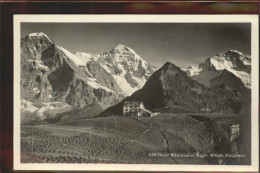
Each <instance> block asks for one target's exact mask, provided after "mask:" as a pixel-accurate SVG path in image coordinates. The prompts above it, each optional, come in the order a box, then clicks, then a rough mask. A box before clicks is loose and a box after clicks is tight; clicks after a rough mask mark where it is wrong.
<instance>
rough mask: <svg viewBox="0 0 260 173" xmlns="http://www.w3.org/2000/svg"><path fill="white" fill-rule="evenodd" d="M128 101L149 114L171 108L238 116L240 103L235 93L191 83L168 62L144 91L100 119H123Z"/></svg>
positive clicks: (128, 98)
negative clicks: (149, 112) (139, 105)
mask: <svg viewBox="0 0 260 173" xmlns="http://www.w3.org/2000/svg"><path fill="white" fill-rule="evenodd" d="M125 101H141V102H143V104H144V106H145V107H146V108H147V109H150V110H155V109H157V110H162V109H164V108H172V110H173V112H174V111H175V110H177V109H178V110H180V109H181V110H183V111H184V112H201V111H202V112H203V111H204V110H207V111H210V112H212V113H238V112H239V111H240V106H239V101H238V100H237V98H236V96H235V94H234V93H232V92H230V91H227V90H224V89H222V88H220V87H219V88H214V89H213V88H212V89H211V88H207V87H205V86H204V85H202V84H200V83H199V82H197V81H195V80H193V79H191V78H190V77H189V76H188V75H187V74H186V73H185V72H184V71H182V70H181V69H180V68H179V67H177V66H175V65H174V64H172V63H170V62H167V63H165V64H164V65H163V66H162V67H161V68H160V69H159V70H157V71H155V72H154V73H153V74H152V75H151V77H150V78H149V79H148V80H147V82H146V84H145V85H144V87H143V88H142V89H140V90H138V91H136V92H135V93H133V94H132V95H131V96H130V97H127V98H125V99H124V100H123V101H122V102H121V103H119V104H117V105H115V106H112V107H110V108H108V109H107V110H105V111H104V112H103V113H101V114H100V116H108V115H112V114H115V113H116V114H119V115H122V107H123V103H124V102H125Z"/></svg>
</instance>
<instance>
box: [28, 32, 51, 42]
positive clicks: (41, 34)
mask: <svg viewBox="0 0 260 173" xmlns="http://www.w3.org/2000/svg"><path fill="white" fill-rule="evenodd" d="M29 37H30V38H32V37H37V38H39V37H45V38H47V39H48V40H49V41H50V42H51V43H53V41H52V40H51V39H50V38H49V37H48V36H47V35H46V34H44V33H43V32H39V33H37V32H36V33H31V34H29Z"/></svg>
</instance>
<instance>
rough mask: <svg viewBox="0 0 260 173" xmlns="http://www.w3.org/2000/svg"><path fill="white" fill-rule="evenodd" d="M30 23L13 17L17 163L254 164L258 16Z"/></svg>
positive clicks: (42, 19) (43, 18)
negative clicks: (14, 21) (14, 23)
mask: <svg viewBox="0 0 260 173" xmlns="http://www.w3.org/2000/svg"><path fill="white" fill-rule="evenodd" d="M32 16H33V18H32V20H30V15H28V16H26V17H25V16H19V15H17V16H15V17H16V18H15V19H17V20H16V21H19V22H16V25H15V33H14V36H15V63H16V64H15V68H14V69H15V71H14V75H15V76H14V77H15V81H14V82H15V84H16V87H14V90H15V91H14V92H15V93H16V94H14V96H15V98H14V99H15V107H14V113H15V115H14V116H15V117H14V125H15V128H14V132H15V133H16V135H15V136H14V142H15V143H14V147H15V148H14V149H15V150H16V151H17V153H16V154H15V156H16V157H17V162H16V163H19V165H22V167H20V168H22V169H26V165H31V166H33V165H35V167H36V168H37V165H48V164H52V165H53V164H54V165H56V166H57V167H59V168H60V169H63V168H62V167H63V165H65V166H73V165H74V164H75V165H81V167H79V168H80V169H88V165H91V166H93V164H94V165H96V167H98V165H99V164H102V165H109V166H112V165H115V166H116V165H119V166H120V167H121V168H120V169H121V170H125V168H127V170H131V169H133V170H135V168H133V167H135V166H136V165H137V167H136V168H138V169H143V167H142V165H144V166H147V167H149V165H151V167H152V166H155V167H159V170H160V166H170V169H172V168H175V167H176V168H179V167H178V166H181V165H182V166H183V167H184V170H185V168H186V169H188V168H189V166H191V165H194V166H195V167H196V166H198V167H199V166H201V165H203V166H208V168H210V167H211V166H212V167H213V166H219V167H220V166H221V165H222V166H230V167H232V168H234V169H236V168H237V169H239V170H243V167H246V168H248V167H250V166H258V163H257V164H256V165H255V163H256V162H258V161H257V159H258V154H257V153H258V146H256V144H257V142H255V141H254V140H258V139H257V138H258V136H257V135H258V130H257V129H258V123H257V122H258V117H257V116H258V104H257V102H258V59H259V57H258V50H257V49H258V42H255V41H257V40H258V35H257V33H256V32H258V29H257V27H258V17H257V16H254V15H247V16H243V15H241V16H239V17H236V16H234V15H229V16H228V15H225V16H223V15H222V16H221V15H215V16H214V17H213V16H207V18H206V16H201V18H200V17H195V16H187V15H186V16H183V18H181V17H180V16H178V17H177V16H174V15H168V16H166V15H165V16H164V15H161V16H158V15H154V16H149V18H148V17H147V16H146V17H143V18H142V16H133V17H132V18H131V16H124V15H115V16H110V17H108V18H107V19H106V16H103V18H101V17H97V20H95V19H96V18H95V17H93V16H87V15H85V17H82V16H72V17H70V16H68V17H66V16H62V15H60V16H59V15H57V16H53V18H52V16H44V15H38V16H37V15H32ZM107 16H109V15H107ZM59 17H60V18H59ZM81 17H82V19H81ZM205 18H206V19H207V20H204V19H205ZM47 19H49V20H47ZM58 19H60V21H59V20H58ZM74 19H75V20H74ZM101 19H102V20H101ZM175 19H176V20H175ZM52 20H53V21H52ZM77 20H79V21H78V22H77ZM240 21H241V22H240ZM254 151H257V152H254ZM256 154H257V156H256ZM124 165H125V166H124ZM84 166H85V167H84ZM57 167H56V169H57ZM59 168H58V169H59ZM226 168H228V167H226ZM28 169H30V168H29V167H28ZM41 169H44V168H41ZM46 169H49V168H48V167H47V166H46ZM91 169H92V170H93V168H91ZM165 169H166V170H167V168H165ZM97 170H98V169H97ZM115 170H118V169H117V168H115ZM149 170H153V169H152V168H150V169H149ZM180 170H183V168H182V169H180ZM220 170H221V169H220Z"/></svg>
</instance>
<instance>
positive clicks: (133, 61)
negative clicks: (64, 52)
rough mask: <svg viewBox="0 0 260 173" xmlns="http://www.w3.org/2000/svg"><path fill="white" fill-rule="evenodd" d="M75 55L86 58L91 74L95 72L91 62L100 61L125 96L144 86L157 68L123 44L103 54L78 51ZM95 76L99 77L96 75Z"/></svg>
mask: <svg viewBox="0 0 260 173" xmlns="http://www.w3.org/2000/svg"><path fill="white" fill-rule="evenodd" d="M75 55H76V56H78V57H80V58H82V59H84V60H85V64H86V65H85V66H86V70H87V71H88V73H89V75H90V76H91V75H93V73H95V72H93V70H92V69H91V64H93V63H94V62H98V64H99V65H100V66H101V68H103V69H105V70H106V72H107V73H109V74H110V75H111V76H112V77H113V78H114V79H115V82H116V84H117V85H118V86H119V88H120V89H119V91H118V92H119V93H120V94H122V95H125V96H129V95H131V94H132V93H133V92H134V91H136V90H138V89H140V88H142V86H143V85H144V83H145V82H146V80H147V79H148V78H149V76H150V75H151V74H152V73H153V72H154V71H155V68H154V67H153V66H151V65H149V64H148V63H147V62H146V61H145V60H143V59H142V58H141V57H140V56H139V55H138V54H137V53H136V52H135V51H134V50H132V49H131V48H129V47H127V46H125V45H122V44H119V45H117V46H116V47H115V48H114V49H112V50H111V51H109V52H105V53H102V54H89V53H82V52H76V53H75ZM81 65H82V64H81ZM93 77H95V78H98V77H97V76H96V75H94V76H93Z"/></svg>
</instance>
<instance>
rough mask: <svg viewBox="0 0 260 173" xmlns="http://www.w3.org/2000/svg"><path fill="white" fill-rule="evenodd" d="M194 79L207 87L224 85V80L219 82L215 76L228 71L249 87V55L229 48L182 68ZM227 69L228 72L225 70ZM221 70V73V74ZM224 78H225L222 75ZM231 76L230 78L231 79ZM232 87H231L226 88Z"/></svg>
mask: <svg viewBox="0 0 260 173" xmlns="http://www.w3.org/2000/svg"><path fill="white" fill-rule="evenodd" d="M183 70H184V71H186V73H187V74H188V75H189V76H190V77H191V78H192V79H194V80H196V81H198V82H200V83H202V84H204V85H205V86H207V87H216V85H217V86H219V85H225V83H223V82H224V81H222V82H220V80H219V83H216V82H213V81H216V79H215V78H218V79H220V78H219V75H221V76H223V77H224V75H225V74H227V73H228V72H229V73H230V75H233V76H234V77H235V78H238V80H240V81H241V82H242V83H243V86H244V87H246V88H248V89H250V88H251V57H249V56H246V55H244V54H243V53H241V52H239V51H237V50H230V51H227V52H226V53H224V54H217V55H216V56H214V57H211V58H208V59H206V60H205V61H204V62H202V63H200V64H199V65H198V66H190V67H188V68H186V69H183ZM227 71H228V72H227ZM222 72H223V74H222ZM230 75H229V76H230ZM224 78H227V76H226V77H224ZM232 78H233V77H231V78H230V79H232ZM228 89H232V88H230V87H229V88H228Z"/></svg>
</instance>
